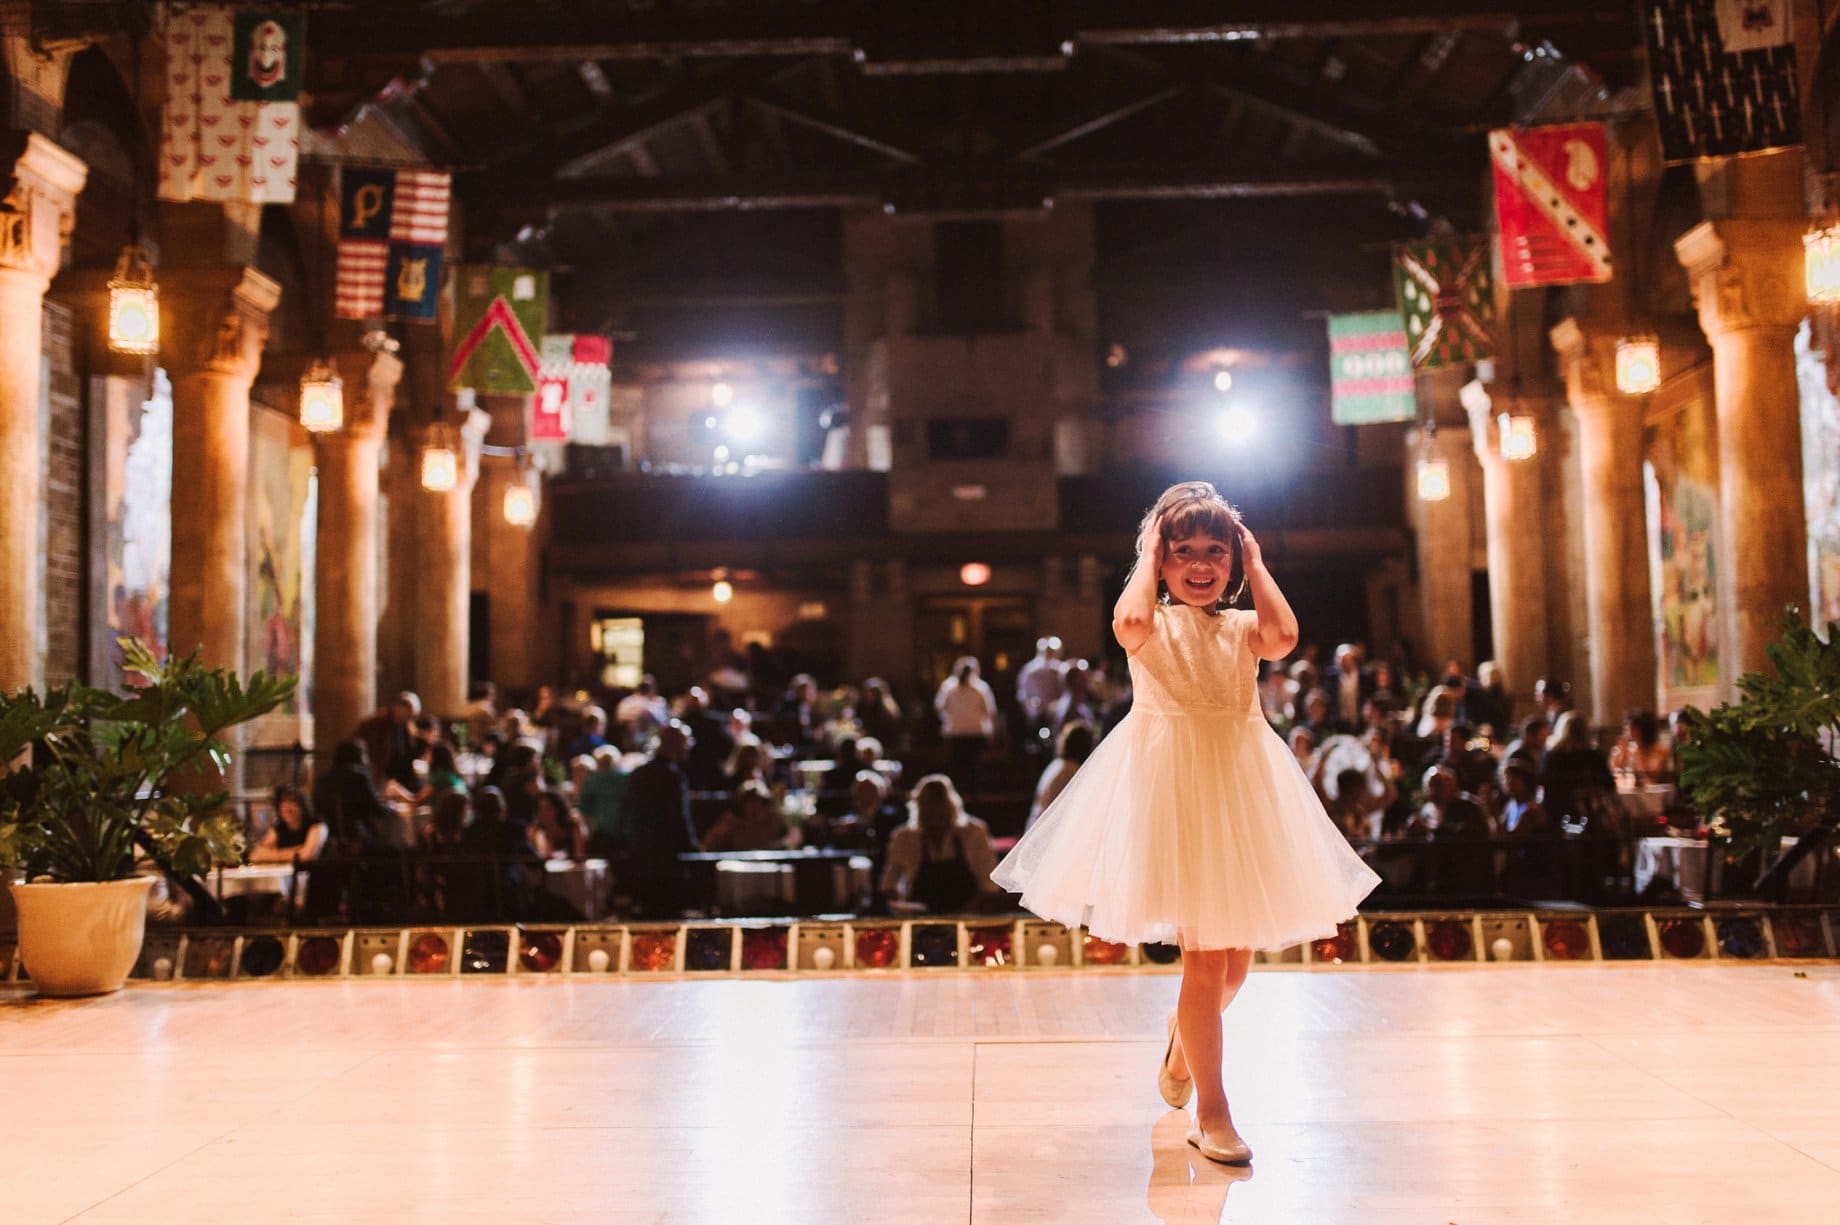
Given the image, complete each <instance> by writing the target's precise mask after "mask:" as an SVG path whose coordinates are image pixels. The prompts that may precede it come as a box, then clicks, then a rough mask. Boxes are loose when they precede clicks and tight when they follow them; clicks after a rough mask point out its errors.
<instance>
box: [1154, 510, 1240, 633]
mask: <svg viewBox="0 0 1840 1225" xmlns="http://www.w3.org/2000/svg"><path fill="white" fill-rule="evenodd" d="M1159 515H1160V516H1162V519H1163V527H1162V543H1163V544H1165V545H1167V544H1168V543H1169V542H1170V541H1172V540H1185V539H1187V538H1188V537H1190V536H1212V537H1213V538H1214V539H1215V540H1221V541H1225V542H1226V545H1227V548H1228V549H1229V550H1230V551H1231V553H1232V556H1233V561H1232V565H1231V567H1230V568H1229V569H1228V571H1227V582H1226V587H1225V593H1226V594H1224V595H1223V596H1222V597H1221V604H1222V605H1223V606H1224V605H1227V604H1231V603H1233V602H1234V601H1235V600H1237V599H1239V597H1240V595H1241V593H1243V592H1244V591H1245V590H1246V566H1245V563H1244V562H1243V561H1242V560H1241V559H1240V554H1239V531H1238V527H1239V521H1240V518H1239V511H1238V510H1236V509H1235V508H1234V506H1233V504H1232V503H1231V502H1229V501H1227V500H1226V499H1225V498H1224V497H1222V496H1221V495H1220V490H1218V489H1216V488H1214V486H1213V485H1211V484H1209V483H1208V482H1206V481H1182V482H1180V483H1178V484H1175V485H1171V486H1170V487H1169V488H1168V489H1165V490H1164V491H1163V496H1162V497H1160V498H1158V499H1157V500H1156V505H1155V506H1152V507H1151V508H1150V509H1149V510H1148V511H1147V512H1145V514H1144V517H1143V521H1142V522H1141V523H1139V524H1138V525H1137V540H1138V547H1139V548H1140V549H1141V548H1142V547H1143V538H1144V529H1145V528H1147V527H1149V526H1150V524H1151V523H1152V522H1154V521H1155V520H1156V518H1157V516H1159ZM1138 560H1139V561H1140V562H1141V561H1142V560H1143V559H1142V557H1139V558H1138ZM1157 594H1158V596H1159V598H1165V599H1166V598H1168V591H1167V590H1166V589H1164V588H1162V587H1160V586H1159V588H1158V591H1157Z"/></svg>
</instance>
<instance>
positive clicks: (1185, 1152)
mask: <svg viewBox="0 0 1840 1225" xmlns="http://www.w3.org/2000/svg"><path fill="white" fill-rule="evenodd" d="M1175 988H1176V979H1175V978H1174V977H1173V976H1170V975H1167V974H1160V973H1157V974H1152V973H1132V972H1106V971H1093V970H1087V971H1084V972H1080V973H1066V972H1059V971H1041V972H1016V973H980V974H955V973H944V974H941V973H938V972H934V973H933V974H931V975H929V973H928V972H926V971H917V972H906V973H901V972H896V973H889V974H884V975H858V976H852V977H841V976H840V977H837V978H832V979H814V978H811V977H805V978H800V979H779V980H772V979H769V980H746V979H714V980H712V979H705V980H690V979H668V980H663V981H644V982H636V981H630V980H607V981H593V980H583V979H576V978H571V979H546V980H521V981H520V980H517V979H493V980H466V979H446V980H442V981H414V980H409V979H402V978H391V979H379V980H364V979H347V980H341V981H337V982H276V983H256V984H193V985H183V984H181V985H169V986H152V985H137V986H133V987H131V988H129V989H128V990H127V991H125V992H122V993H121V994H119V995H115V996H111V997H107V998H103V999H97V1000H89V1001H73V1002H39V1001H34V1000H32V999H31V998H30V997H29V996H28V994H27V992H26V989H25V988H23V987H5V988H0V1077H3V1080H0V1083H4V1085H5V1094H6V1099H5V1100H6V1102H7V1110H6V1115H7V1127H6V1132H7V1137H6V1149H7V1160H6V1176H5V1178H4V1179H3V1180H0V1220H4V1221H6V1222H9V1223H10V1225H38V1223H40V1222H59V1221H73V1220H74V1221H82V1222H86V1223H91V1222H94V1223H100V1222H135V1223H137V1225H148V1223H151V1222H186V1223H188V1225H190V1223H196V1222H234V1223H237V1225H242V1223H245V1222H271V1221H312V1222H374V1223H376V1225H386V1223H387V1225H402V1223H403V1222H429V1223H431V1225H459V1223H471V1222H480V1223H484V1222H494V1223H498V1222H543V1223H546V1225H551V1223H554V1225H561V1223H568V1222H581V1223H583V1225H587V1223H590V1222H592V1223H595V1225H606V1223H609V1222H619V1223H631V1225H638V1223H639V1222H645V1223H647V1225H655V1223H660V1222H671V1223H675V1222H685V1223H690V1222H723V1223H724V1225H733V1223H745V1225H761V1223H767V1222H786V1223H788V1225H827V1223H830V1222H861V1223H863V1225H906V1223H910V1222H911V1223H914V1225H945V1223H948V1222H977V1223H979V1225H984V1223H989V1225H1026V1223H1029V1222H1052V1223H1054V1225H1074V1223H1084V1222H1091V1223H1093V1225H1121V1223H1124V1222H1137V1221H1145V1222H1159V1221H1160V1222H1165V1223H1167V1225H1173V1223H1174V1222H1184V1223H1188V1222H1213V1221H1231V1222H1273V1223H1279V1225H1337V1223H1340V1222H1349V1223H1351V1225H1353V1223H1359V1225H1387V1223H1392V1222H1398V1223H1400V1225H1408V1223H1409V1225H1426V1223H1432V1225H1441V1223H1443V1222H1455V1223H1457V1225H1483V1223H1487V1222H1527V1223H1535V1222H1537V1223H1541V1225H1546V1223H1550V1222H1558V1221H1579V1222H1590V1223H1591V1225H1614V1223H1619V1222H1643V1223H1645V1225H1646V1223H1649V1222H1670V1223H1673V1225H1681V1223H1685V1222H1720V1223H1732V1225H1738V1223H1743V1225H1756V1223H1762V1222H1770V1223H1771V1225H1790V1223H1791V1222H1807V1223H1808V1225H1831V1223H1832V1222H1835V1221H1840V966H1836V965H1834V964H1831V963H1828V964H1813V965H1809V966H1807V967H1805V968H1802V969H1798V968H1795V967H1790V966H1784V965H1758V966H1707V965H1667V964H1654V965H1606V964H1590V965H1531V964H1525V963H1517V964H1511V965H1486V966H1473V967H1436V968H1418V969H1403V970H1363V971H1339V972H1336V971H1329V972H1310V971H1305V970H1284V969H1275V968H1261V969H1260V970H1258V971H1256V972H1255V973H1254V974H1253V976H1252V979H1251V981H1250V982H1249V983H1248V985H1247V987H1246V989H1245V992H1244V993H1243V994H1242V996H1241V998H1240V1001H1239V1002H1238V1003H1237V1004H1236V1005H1235V1006H1234V1008H1233V1010H1232V1012H1231V1013H1230V1014H1229V1015H1228V1018H1227V1051H1228V1055H1227V1060H1228V1070H1227V1081H1228V1091H1229V1093H1230V1095H1231V1096H1232V1100H1233V1102H1234V1107H1235V1113H1236V1115H1237V1117H1238V1120H1239V1123H1240V1127H1241V1130H1242V1131H1243V1132H1244V1133H1245V1135H1246V1137H1247V1139H1248V1141H1249V1142H1250V1143H1251V1144H1252V1146H1253V1148H1254V1150H1255V1151H1256V1154H1257V1156H1256V1158H1255V1162H1254V1164H1253V1166H1252V1167H1251V1169H1250V1170H1249V1171H1247V1170H1238V1171H1235V1170H1232V1169H1229V1168H1225V1167H1218V1166H1213V1165H1210V1164H1209V1163H1208V1162H1206V1161H1204V1160H1202V1159H1201V1158H1200V1157H1198V1156H1197V1155H1195V1154H1194V1153H1193V1151H1192V1150H1190V1149H1188V1148H1187V1147H1185V1145H1184V1144H1183V1137H1184V1135H1185V1133H1186V1129H1187V1123H1186V1120H1185V1116H1184V1115H1183V1114H1181V1113H1178V1112H1171V1111H1168V1110H1165V1109H1164V1107H1163V1105H1162V1102H1161V1100H1160V1099H1159V1098H1158V1096H1157V1093H1156V1083H1155V1077H1154V1071H1155V1066H1156V1060H1157V1057H1158V1056H1159V1055H1160V1053H1161V1051H1162V1046H1163V1041H1162V1032H1163V1017H1164V1014H1165V1012H1166V1010H1167V1009H1168V1008H1169V1006H1170V1004H1171V1002H1172V1001H1173V998H1174V994H1175Z"/></svg>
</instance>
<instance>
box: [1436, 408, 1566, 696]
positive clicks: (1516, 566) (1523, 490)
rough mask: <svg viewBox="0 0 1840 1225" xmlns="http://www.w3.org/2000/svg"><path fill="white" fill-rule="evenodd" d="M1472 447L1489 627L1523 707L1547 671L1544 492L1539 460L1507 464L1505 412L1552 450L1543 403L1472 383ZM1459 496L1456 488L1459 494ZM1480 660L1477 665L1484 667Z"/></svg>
mask: <svg viewBox="0 0 1840 1225" xmlns="http://www.w3.org/2000/svg"><path fill="white" fill-rule="evenodd" d="M1463 407H1464V411H1465V412H1467V413H1468V414H1469V434H1470V445H1471V447H1472V448H1473V449H1474V451H1475V453H1476V462H1477V463H1478V464H1479V465H1480V466H1481V468H1482V502H1483V523H1484V527H1485V533H1486V537H1487V547H1488V559H1489V621H1490V624H1491V626H1492V632H1493V636H1494V643H1493V648H1494V652H1495V662H1496V663H1497V664H1498V665H1499V666H1500V668H1501V677H1502V687H1503V688H1504V689H1506V690H1507V692H1508V693H1510V694H1512V695H1514V697H1515V699H1516V700H1517V701H1519V700H1521V699H1523V698H1524V697H1525V695H1527V694H1529V693H1532V692H1533V682H1534V681H1536V680H1538V679H1539V678H1540V677H1541V676H1542V675H1543V674H1544V673H1545V671H1546V666H1547V633H1546V600H1547V595H1548V593H1547V591H1546V582H1545V580H1546V560H1545V556H1544V554H1543V552H1542V547H1541V546H1542V544H1543V542H1544V537H1545V532H1546V528H1547V523H1546V491H1545V488H1544V487H1543V486H1542V484H1541V481H1540V464H1539V460H1538V457H1537V456H1528V457H1527V458H1525V459H1520V460H1509V459H1504V458H1503V457H1502V454H1501V430H1500V427H1499V417H1500V415H1501V414H1502V413H1510V414H1514V415H1517V416H1529V417H1532V418H1533V421H1534V431H1535V438H1536V441H1537V444H1538V445H1540V446H1547V445H1550V442H1551V434H1552V431H1551V428H1550V426H1549V424H1548V420H1547V417H1548V415H1547V413H1546V411H1545V409H1546V405H1545V402H1544V401H1543V400H1542V399H1541V398H1540V397H1538V396H1532V395H1526V394H1520V395H1516V394H1513V393H1510V392H1506V391H1505V390H1503V389H1501V388H1499V387H1490V386H1488V385H1486V384H1483V383H1470V384H1468V385H1467V386H1465V387H1464V389H1463ZM1453 493H1454V487H1453ZM1480 662H1481V661H1480V660H1476V661H1472V666H1473V664H1474V663H1480Z"/></svg>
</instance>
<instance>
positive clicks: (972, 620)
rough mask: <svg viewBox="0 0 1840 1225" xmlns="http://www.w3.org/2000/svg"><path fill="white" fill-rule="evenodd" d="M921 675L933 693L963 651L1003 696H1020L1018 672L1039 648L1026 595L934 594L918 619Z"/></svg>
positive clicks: (1033, 619) (1002, 697)
mask: <svg viewBox="0 0 1840 1225" xmlns="http://www.w3.org/2000/svg"><path fill="white" fill-rule="evenodd" d="M914 629H915V636H916V638H917V640H918V641H917V643H916V648H917V650H916V654H917V655H918V657H919V658H918V660H917V662H918V664H919V669H920V680H921V682H922V684H923V685H924V686H925V689H926V692H927V693H929V694H931V693H932V692H933V691H934V690H936V689H937V688H938V687H939V685H940V684H941V682H943V681H944V680H945V679H946V677H948V676H950V675H951V674H952V665H953V663H954V662H956V661H957V660H958V659H959V658H960V657H961V656H965V655H971V656H975V657H976V659H977V661H978V665H979V670H980V673H981V675H982V676H983V678H984V680H985V681H986V682H988V683H989V685H990V687H991V689H992V690H994V691H995V692H996V694H997V697H998V700H1000V701H1008V700H1009V699H1010V698H1013V697H1014V696H1015V686H1016V672H1017V670H1018V669H1020V668H1021V667H1022V665H1023V664H1024V663H1025V662H1026V661H1027V660H1028V658H1029V657H1030V655H1032V654H1033V653H1034V650H1035V618H1034V616H1033V614H1032V613H1031V612H1030V609H1029V603H1028V601H1027V600H1025V599H1022V598H1021V597H1003V596H988V597H964V596H947V597H934V598H931V599H927V600H925V601H923V602H922V604H921V606H920V611H919V616H917V617H916V618H915V622H914Z"/></svg>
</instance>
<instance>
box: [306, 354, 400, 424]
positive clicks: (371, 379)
mask: <svg viewBox="0 0 1840 1225" xmlns="http://www.w3.org/2000/svg"><path fill="white" fill-rule="evenodd" d="M331 364H332V368H333V369H334V370H335V371H337V372H338V376H339V379H340V381H341V382H343V383H344V384H345V426H344V428H343V429H342V430H335V431H332V432H331V433H328V434H325V435H322V439H323V440H327V439H334V438H337V437H339V436H340V435H341V434H346V435H350V436H352V437H363V438H366V439H370V440H373V441H375V440H379V439H381V438H382V437H383V436H384V434H385V432H386V431H387V430H388V428H389V424H390V410H391V409H392V408H394V407H395V406H396V389H397V387H399V386H401V384H402V376H403V363H402V359H401V358H400V357H397V356H396V355H395V354H394V353H382V352H372V351H371V350H369V349H345V350H341V351H339V352H336V353H334V354H333V355H332V357H331Z"/></svg>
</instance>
